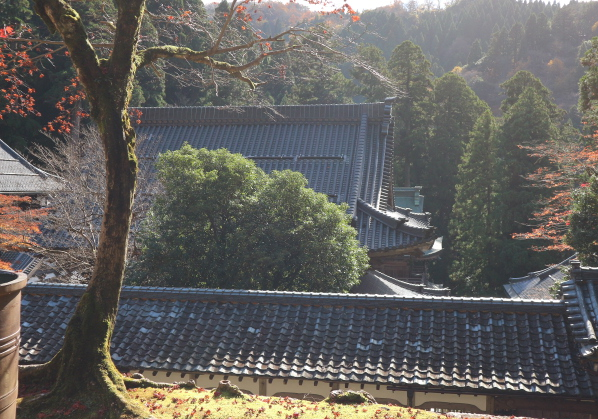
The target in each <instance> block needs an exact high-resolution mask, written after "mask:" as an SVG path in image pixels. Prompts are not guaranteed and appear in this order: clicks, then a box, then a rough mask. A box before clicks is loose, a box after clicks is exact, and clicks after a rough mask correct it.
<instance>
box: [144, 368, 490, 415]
mask: <svg viewBox="0 0 598 419" xmlns="http://www.w3.org/2000/svg"><path fill="white" fill-rule="evenodd" d="M154 373H156V374H155V375H154ZM143 375H144V376H145V378H147V379H149V380H152V381H157V382H163V383H173V382H175V381H188V380H190V379H192V380H195V384H196V385H197V386H198V387H204V388H214V387H216V386H217V385H218V383H219V382H220V380H223V379H224V375H216V374H214V375H212V379H210V374H201V375H200V376H199V377H198V378H195V374H193V373H191V374H182V373H180V372H172V373H170V374H168V373H167V372H165V371H148V370H146V371H144V372H143ZM241 378H242V379H241ZM228 380H230V381H231V382H232V383H233V384H234V385H236V386H238V387H239V388H240V389H241V390H244V391H249V392H251V393H252V394H259V379H258V380H255V379H254V378H253V377H239V376H232V375H231V376H228ZM265 380H266V394H263V396H272V395H273V394H276V393H298V394H317V395H320V396H322V397H328V395H329V394H330V391H331V390H332V389H333V388H334V387H332V386H330V383H329V382H325V381H318V382H317V383H318V385H314V381H310V380H297V379H288V380H286V383H285V380H283V379H272V382H269V381H270V379H268V378H266V379H265ZM300 382H301V384H299V383H300ZM378 387H379V388H378ZM338 388H340V389H341V390H345V389H348V390H356V391H357V390H361V389H362V386H361V384H359V383H342V382H341V383H338ZM363 390H365V391H367V392H368V393H370V394H371V395H372V396H374V398H375V399H379V398H385V399H394V400H397V401H398V402H399V403H401V404H402V405H405V406H406V405H407V392H406V391H392V390H387V389H386V385H383V384H381V385H380V386H377V385H375V384H364V385H363ZM426 402H447V403H466V404H471V405H474V406H476V407H477V408H479V409H480V410H482V411H486V396H474V395H470V394H461V395H458V394H451V393H444V394H443V393H425V392H415V395H414V404H415V406H414V407H418V406H421V405H422V404H423V403H426Z"/></svg>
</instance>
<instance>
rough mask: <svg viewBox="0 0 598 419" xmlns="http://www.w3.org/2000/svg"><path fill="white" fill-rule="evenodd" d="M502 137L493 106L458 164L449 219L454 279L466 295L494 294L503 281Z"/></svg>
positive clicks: (475, 130) (451, 274)
mask: <svg viewBox="0 0 598 419" xmlns="http://www.w3.org/2000/svg"><path fill="white" fill-rule="evenodd" d="M498 147H499V144H498V136H497V129H496V125H495V123H494V118H493V117H492V114H491V113H490V111H489V110H487V111H486V112H484V114H482V116H480V118H479V120H478V121H477V122H476V124H475V127H474V129H473V132H472V134H471V141H470V142H469V144H468V145H467V149H466V151H465V154H464V155H463V160H462V162H461V164H460V165H459V175H458V178H459V183H458V184H457V195H456V199H455V205H454V206H453V215H452V218H451V222H450V232H451V238H452V243H453V246H452V259H453V263H452V265H451V268H450V279H451V281H452V283H453V284H454V285H455V291H456V292H457V293H459V294H465V295H491V294H493V293H494V292H496V289H497V288H498V286H499V285H500V283H501V280H502V279H503V278H501V275H500V272H499V270H497V267H498V265H499V263H504V262H499V260H498V259H499V256H498V254H499V249H500V242H501V230H500V212H501V208H500V203H499V202H500V201H499V195H500V185H501V178H500V176H501V175H500V173H501V171H500V169H499V166H500V164H501V163H500V160H499V158H498Z"/></svg>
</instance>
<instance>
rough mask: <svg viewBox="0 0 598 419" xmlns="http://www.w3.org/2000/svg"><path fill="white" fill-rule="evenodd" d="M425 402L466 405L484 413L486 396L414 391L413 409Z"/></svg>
mask: <svg viewBox="0 0 598 419" xmlns="http://www.w3.org/2000/svg"><path fill="white" fill-rule="evenodd" d="M425 402H446V403H466V404H472V405H474V406H476V407H477V408H478V409H480V410H482V411H484V412H485V411H486V396H474V395H471V394H460V395H459V394H451V393H444V394H443V393H423V392H417V391H416V392H415V397H414V400H413V403H414V404H415V406H414V407H417V406H421V405H422V404H423V403H425Z"/></svg>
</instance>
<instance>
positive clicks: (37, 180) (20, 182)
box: [0, 140, 57, 195]
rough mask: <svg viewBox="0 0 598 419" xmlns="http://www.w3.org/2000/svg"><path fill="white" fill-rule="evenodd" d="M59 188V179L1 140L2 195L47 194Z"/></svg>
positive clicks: (0, 178) (0, 177) (0, 186)
mask: <svg viewBox="0 0 598 419" xmlns="http://www.w3.org/2000/svg"><path fill="white" fill-rule="evenodd" d="M56 187H57V178H56V177H54V176H52V175H50V174H48V173H46V172H44V171H43V170H40V169H38V168H37V167H35V166H33V165H32V164H31V163H29V162H28V161H27V160H25V159H24V158H23V157H22V156H21V155H20V154H18V153H17V152H16V151H14V150H13V149H12V148H10V147H9V146H8V145H7V144H6V143H5V142H4V141H2V140H0V193H1V194H6V195H10V194H13V195H37V194H47V193H49V192H51V191H53V190H55V189H56Z"/></svg>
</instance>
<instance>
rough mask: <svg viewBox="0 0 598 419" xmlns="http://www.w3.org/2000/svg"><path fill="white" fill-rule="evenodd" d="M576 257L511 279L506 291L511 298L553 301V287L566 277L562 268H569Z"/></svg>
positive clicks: (505, 286) (506, 285)
mask: <svg viewBox="0 0 598 419" xmlns="http://www.w3.org/2000/svg"><path fill="white" fill-rule="evenodd" d="M575 257H576V255H573V256H570V257H568V258H567V259H565V260H564V261H562V262H561V263H558V264H556V265H554V266H550V267H548V268H546V269H542V270H540V271H536V272H530V273H528V274H527V275H526V276H523V277H520V278H509V283H508V284H505V285H504V288H505V291H506V292H507V294H508V295H509V297H511V298H534V299H548V300H549V299H552V298H553V297H552V296H551V295H550V289H551V287H552V286H553V285H554V284H555V283H556V282H558V281H562V280H563V277H564V273H563V271H562V270H561V268H562V267H564V266H568V265H569V263H570V262H571V260H573V259H574V258H575Z"/></svg>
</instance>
